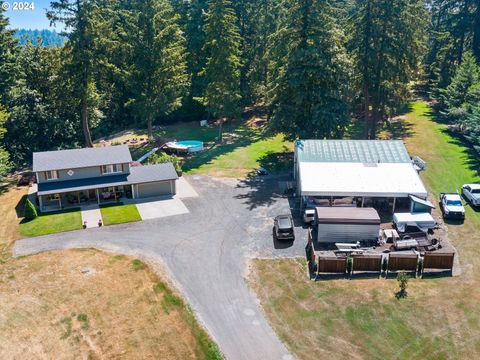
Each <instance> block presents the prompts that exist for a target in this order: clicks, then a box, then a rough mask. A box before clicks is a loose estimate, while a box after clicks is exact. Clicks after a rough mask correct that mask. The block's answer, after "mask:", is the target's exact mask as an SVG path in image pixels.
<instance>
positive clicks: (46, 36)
mask: <svg viewBox="0 0 480 360" xmlns="http://www.w3.org/2000/svg"><path fill="white" fill-rule="evenodd" d="M15 37H16V38H17V39H18V40H19V42H20V44H21V45H25V43H26V42H27V41H29V40H30V41H32V43H33V44H34V45H37V42H38V39H39V38H40V39H41V40H42V44H43V45H44V46H50V47H54V46H62V45H63V43H64V42H65V38H64V37H63V36H60V35H59V34H58V33H57V32H56V31H51V30H27V29H20V30H17V32H16V33H15Z"/></svg>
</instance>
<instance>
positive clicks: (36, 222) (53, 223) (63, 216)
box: [20, 209, 82, 237]
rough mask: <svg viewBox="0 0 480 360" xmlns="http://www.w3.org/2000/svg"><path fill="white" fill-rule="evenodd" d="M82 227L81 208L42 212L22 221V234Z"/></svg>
mask: <svg viewBox="0 0 480 360" xmlns="http://www.w3.org/2000/svg"><path fill="white" fill-rule="evenodd" d="M81 228H82V215H81V212H80V210H79V209H72V210H63V211H60V212H48V213H40V214H39V216H38V217H36V218H35V219H33V220H30V221H26V220H22V221H21V222H20V234H21V235H22V236H27V237H32V236H40V235H46V234H53V233H57V232H64V231H71V230H77V229H81Z"/></svg>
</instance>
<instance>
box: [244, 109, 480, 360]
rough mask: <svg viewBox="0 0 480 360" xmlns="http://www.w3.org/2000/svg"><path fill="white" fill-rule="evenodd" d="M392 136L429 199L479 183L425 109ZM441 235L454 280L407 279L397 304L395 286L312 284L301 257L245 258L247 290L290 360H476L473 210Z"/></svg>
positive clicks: (479, 296) (478, 301)
mask: <svg viewBox="0 0 480 360" xmlns="http://www.w3.org/2000/svg"><path fill="white" fill-rule="evenodd" d="M394 130H395V131H394V133H392V134H391V136H390V137H394V138H395V137H399V136H400V135H399V134H403V136H404V140H405V143H406V146H407V148H408V150H409V152H410V154H411V155H412V156H414V155H418V156H420V157H422V158H423V159H424V160H426V162H427V167H428V168H427V170H426V171H425V172H423V173H422V178H423V179H424V181H425V183H426V185H427V187H428V188H429V189H430V191H432V192H433V193H434V194H435V196H436V195H437V194H438V193H439V192H441V191H453V190H455V189H458V188H459V187H460V186H461V185H462V184H463V183H466V182H472V181H479V180H480V179H479V177H478V175H477V174H476V171H475V167H476V159H478V156H474V155H473V154H471V153H470V152H469V150H468V148H466V147H465V146H464V145H462V143H461V142H459V141H458V140H457V139H456V138H455V137H453V136H451V135H450V134H449V133H448V131H447V128H446V126H445V125H444V124H440V123H437V122H435V121H434V118H433V115H432V114H431V112H430V109H429V108H428V106H427V105H426V104H425V103H423V102H415V103H413V104H411V111H410V112H408V113H407V114H406V115H405V117H404V123H403V124H397V125H395V127H394ZM383 131H388V130H387V129H383ZM448 227H449V239H450V241H451V242H452V243H453V244H454V246H455V247H456V248H457V250H458V252H459V255H460V263H461V268H462V274H461V275H460V276H458V277H455V278H450V277H443V278H426V279H418V280H411V281H410V284H409V288H408V293H409V295H408V297H407V298H406V299H401V300H397V299H396V298H395V292H396V291H397V289H398V286H397V282H396V281H395V280H384V279H355V280H352V281H348V280H328V281H320V282H312V281H310V280H308V279H307V276H306V274H305V271H306V269H305V262H304V260H303V259H301V260H255V261H254V269H255V271H253V272H252V286H253V287H254V289H255V290H256V291H257V293H258V294H259V297H260V299H261V302H262V305H263V307H264V309H265V311H266V313H267V317H268V318H269V320H270V322H271V324H272V325H273V327H274V329H275V330H276V332H277V333H278V334H279V336H280V337H281V338H282V340H283V341H284V342H285V343H286V344H287V346H288V347H289V349H290V350H291V351H292V352H293V353H294V354H295V355H296V356H297V357H298V358H300V359H318V358H328V357H330V358H334V359H347V358H362V359H467V358H468V359H474V358H480V280H479V278H478V276H477V271H478V270H479V268H480V248H479V245H480V231H479V229H480V212H477V211H475V210H474V209H471V208H470V207H468V208H467V217H466V220H465V223H464V224H462V225H448Z"/></svg>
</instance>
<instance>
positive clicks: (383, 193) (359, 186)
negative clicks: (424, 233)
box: [294, 140, 427, 212]
mask: <svg viewBox="0 0 480 360" xmlns="http://www.w3.org/2000/svg"><path fill="white" fill-rule="evenodd" d="M294 170H295V172H294V174H295V180H296V181H297V191H298V193H299V194H300V195H301V197H300V198H301V201H302V205H304V204H305V202H308V201H312V199H313V200H314V205H315V200H321V199H323V200H326V201H327V203H328V204H329V205H330V206H331V205H333V204H334V200H335V198H351V202H350V203H351V204H352V206H357V203H358V206H360V207H363V206H364V205H366V202H367V201H368V202H370V201H373V199H381V198H383V199H388V200H390V205H389V206H390V209H391V211H392V212H394V211H395V206H396V202H397V199H403V200H407V201H409V196H410V195H414V196H415V197H417V198H421V199H426V198H427V190H426V188H425V186H424V185H423V183H422V180H421V179H420V177H419V175H418V173H417V171H416V170H415V169H414V167H413V164H412V161H411V159H410V156H409V154H408V152H407V150H406V148H405V146H404V144H403V142H402V141H396V140H298V141H297V142H296V143H295V164H294ZM316 204H319V203H318V202H317V203H316Z"/></svg>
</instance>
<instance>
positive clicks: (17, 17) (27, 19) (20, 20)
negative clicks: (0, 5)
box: [3, 0, 62, 32]
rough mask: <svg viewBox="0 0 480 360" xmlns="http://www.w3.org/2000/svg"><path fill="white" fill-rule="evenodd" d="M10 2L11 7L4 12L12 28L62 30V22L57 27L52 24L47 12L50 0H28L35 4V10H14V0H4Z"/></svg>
mask: <svg viewBox="0 0 480 360" xmlns="http://www.w3.org/2000/svg"><path fill="white" fill-rule="evenodd" d="M4 2H6V3H8V4H9V9H8V10H7V11H5V12H4V13H3V14H4V15H5V16H7V17H8V18H9V20H10V28H11V29H32V30H34V29H38V30H43V29H50V30H56V31H57V32H58V31H61V30H62V26H61V24H57V25H56V27H53V26H50V21H49V20H48V19H47V16H46V14H45V11H46V9H47V8H48V7H49V6H50V0H27V1H24V2H29V3H32V2H33V4H34V10H13V3H14V0H4ZM17 2H19V1H17Z"/></svg>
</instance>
